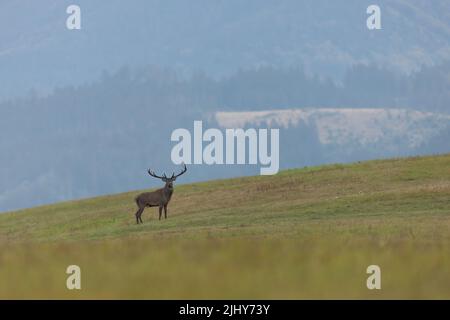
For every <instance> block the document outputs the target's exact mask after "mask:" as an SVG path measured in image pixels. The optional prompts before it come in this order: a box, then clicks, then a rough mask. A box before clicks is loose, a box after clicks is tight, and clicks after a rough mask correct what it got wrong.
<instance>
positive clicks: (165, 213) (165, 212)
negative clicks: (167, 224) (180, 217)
mask: <svg viewBox="0 0 450 320" xmlns="http://www.w3.org/2000/svg"><path fill="white" fill-rule="evenodd" d="M164 219H167V204H166V205H164Z"/></svg>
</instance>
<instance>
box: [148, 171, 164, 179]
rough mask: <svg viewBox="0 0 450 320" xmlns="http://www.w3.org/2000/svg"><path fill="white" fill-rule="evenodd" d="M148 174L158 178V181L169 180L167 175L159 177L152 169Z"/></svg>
mask: <svg viewBox="0 0 450 320" xmlns="http://www.w3.org/2000/svg"><path fill="white" fill-rule="evenodd" d="M147 172H148V174H149V175H151V176H152V177H154V178H158V179H162V180H164V179H167V177H166V174H165V173H164V174H163V176H162V177H161V176H158V175H157V174H156V173H155V172H154V171H152V170H151V169H148V171H147Z"/></svg>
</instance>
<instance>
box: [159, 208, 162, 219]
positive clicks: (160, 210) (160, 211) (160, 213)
mask: <svg viewBox="0 0 450 320" xmlns="http://www.w3.org/2000/svg"><path fill="white" fill-rule="evenodd" d="M162 208H163V207H162V206H159V220H161V215H162Z"/></svg>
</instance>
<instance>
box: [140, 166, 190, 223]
mask: <svg viewBox="0 0 450 320" xmlns="http://www.w3.org/2000/svg"><path fill="white" fill-rule="evenodd" d="M183 165H184V167H183V170H181V172H180V173H179V174H177V175H175V173H172V176H171V177H170V178H168V177H167V176H166V174H165V173H164V174H163V176H162V177H161V176H158V175H156V174H155V172H153V171H152V170H150V169H148V174H149V175H151V176H152V177H155V178H158V179H161V180H162V181H163V182H165V186H164V188H161V189H158V190H156V191H153V192H144V193H141V194H140V195H138V196H137V197H136V199H135V200H136V204H137V206H138V208H139V209H138V211H137V212H136V222H137V224H139V222H140V223H142V218H141V216H142V212H144V209H145V207H159V220H161V214H162V209H163V208H164V218H165V219H167V205H168V204H169V201H170V198H172V194H173V182H174V181H175V180H176V179H177V178H178V177H179V176H181V175H182V174H183V173H185V172H186V171H187V167H186V165H185V164H183Z"/></svg>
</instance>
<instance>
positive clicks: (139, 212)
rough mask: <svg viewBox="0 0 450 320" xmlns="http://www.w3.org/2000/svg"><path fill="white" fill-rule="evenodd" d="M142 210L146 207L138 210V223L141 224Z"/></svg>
mask: <svg viewBox="0 0 450 320" xmlns="http://www.w3.org/2000/svg"><path fill="white" fill-rule="evenodd" d="M142 211H144V208H139V209H138V211H136V223H137V224H139V220H140V221H141V222H142V219H141V215H142Z"/></svg>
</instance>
